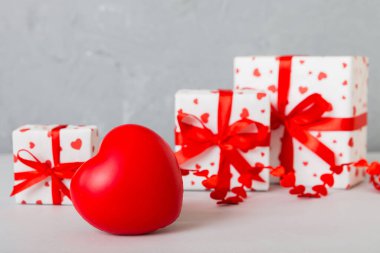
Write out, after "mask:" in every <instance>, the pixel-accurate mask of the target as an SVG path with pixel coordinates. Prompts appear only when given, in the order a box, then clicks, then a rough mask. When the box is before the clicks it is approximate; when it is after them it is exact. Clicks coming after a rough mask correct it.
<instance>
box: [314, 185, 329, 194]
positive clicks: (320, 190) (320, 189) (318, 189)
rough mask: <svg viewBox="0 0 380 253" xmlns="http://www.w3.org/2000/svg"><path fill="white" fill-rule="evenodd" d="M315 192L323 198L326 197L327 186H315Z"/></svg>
mask: <svg viewBox="0 0 380 253" xmlns="http://www.w3.org/2000/svg"><path fill="white" fill-rule="evenodd" d="M312 189H313V191H315V192H317V193H319V194H321V195H322V196H326V195H327V193H328V192H327V189H326V186H324V185H315V186H313V188H312Z"/></svg>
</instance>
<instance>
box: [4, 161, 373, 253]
mask: <svg viewBox="0 0 380 253" xmlns="http://www.w3.org/2000/svg"><path fill="white" fill-rule="evenodd" d="M370 158H372V159H373V158H380V154H379V155H375V154H373V155H372V156H371V157H370ZM12 173H13V172H12V157H11V156H10V155H0V252H1V253H8V252H12V253H13V252H38V253H42V252H50V253H53V252H54V253H58V252H91V253H96V252H176V253H185V252H228V253H233V252H257V253H265V252H281V253H286V252H291V253H297V252H302V253H307V252H344V253H349V252H380V192H377V191H375V190H374V189H373V188H372V186H371V185H369V184H368V183H362V184H361V185H359V186H357V187H355V188H353V189H351V190H349V191H344V190H341V191H333V192H331V194H330V196H329V197H327V198H323V199H298V198H296V197H293V196H290V195H288V194H287V192H286V190H285V189H281V188H279V187H278V186H274V187H272V189H271V191H269V192H257V193H250V194H249V198H248V199H247V200H246V201H245V202H244V203H243V204H240V205H238V206H227V207H226V206H224V207H221V206H217V205H216V204H215V203H214V201H212V200H210V199H209V197H208V193H206V192H185V195H184V205H183V211H182V214H181V216H180V218H179V219H178V220H177V222H175V223H174V224H173V225H171V226H169V227H167V228H165V229H163V230H160V231H158V232H156V233H153V234H150V235H144V236H114V235H109V234H106V233H104V232H101V231H98V230H96V229H95V228H93V227H91V226H90V225H88V224H87V223H86V222H85V221H84V220H82V218H81V217H80V216H79V215H78V214H77V213H76V211H75V210H74V208H73V207H72V206H35V205H26V206H24V205H16V204H15V203H14V200H13V199H12V198H10V197H8V195H9V193H10V191H11V188H12V184H13V183H12Z"/></svg>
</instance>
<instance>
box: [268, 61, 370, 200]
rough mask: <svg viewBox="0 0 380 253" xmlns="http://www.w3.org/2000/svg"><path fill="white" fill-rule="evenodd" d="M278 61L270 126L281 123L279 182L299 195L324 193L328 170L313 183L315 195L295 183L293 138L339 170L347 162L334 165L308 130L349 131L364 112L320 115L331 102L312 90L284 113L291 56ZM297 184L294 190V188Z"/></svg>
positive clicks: (362, 120) (331, 155) (329, 153)
mask: <svg viewBox="0 0 380 253" xmlns="http://www.w3.org/2000/svg"><path fill="white" fill-rule="evenodd" d="M279 61H280V68H279V80H278V103H277V104H278V106H277V109H276V108H274V107H273V106H272V115H271V126H272V128H273V129H276V128H278V127H279V126H280V125H283V126H284V127H285V129H284V135H283V138H282V146H281V152H280V156H279V159H280V162H281V165H282V166H284V167H285V171H286V172H287V173H288V175H287V176H285V180H284V181H283V182H282V185H283V186H285V187H293V189H292V190H291V191H292V192H293V194H297V195H299V196H306V197H318V196H319V194H321V195H326V194H327V191H326V189H325V185H326V184H327V185H329V186H332V185H333V179H331V178H332V176H327V175H330V174H324V175H322V176H321V180H322V181H323V182H324V184H323V185H319V186H314V187H313V190H314V191H315V192H316V195H315V194H306V193H304V191H305V187H304V186H296V185H295V174H294V168H293V159H294V156H293V138H294V139H296V140H298V141H299V142H300V143H302V144H303V145H304V146H305V147H307V148H308V149H310V150H311V151H312V152H313V153H314V154H316V155H317V156H318V157H320V158H321V159H322V160H324V161H325V162H326V163H327V164H328V165H329V166H330V168H331V171H332V172H333V173H335V174H340V173H341V168H340V167H342V166H346V165H349V164H341V165H337V164H336V163H335V154H334V152H333V151H332V150H331V149H330V148H328V147H327V146H326V145H325V144H323V143H322V142H321V141H320V140H319V139H318V138H316V137H314V136H313V135H311V134H310V133H309V131H353V130H356V129H360V128H362V127H364V126H366V125H367V114H366V113H363V114H361V115H358V116H354V117H351V118H328V117H323V114H325V113H326V112H328V111H331V110H332V106H331V104H330V103H329V102H327V101H326V100H325V99H324V98H323V97H322V96H321V95H320V94H316V93H315V94H312V95H310V96H308V97H306V98H305V99H304V100H303V101H301V102H300V103H299V104H298V105H297V106H296V107H295V108H294V109H293V110H292V111H291V112H290V113H288V114H286V113H285V111H286V110H285V109H286V106H287V104H288V95H289V89H290V76H291V64H292V56H282V57H279ZM293 178H294V179H293ZM297 187H298V190H295V188H297ZM292 192H291V193H292Z"/></svg>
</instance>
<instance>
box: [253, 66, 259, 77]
mask: <svg viewBox="0 0 380 253" xmlns="http://www.w3.org/2000/svg"><path fill="white" fill-rule="evenodd" d="M253 75H254V76H256V77H260V76H261V73H260V70H259V69H258V68H256V69H254V70H253Z"/></svg>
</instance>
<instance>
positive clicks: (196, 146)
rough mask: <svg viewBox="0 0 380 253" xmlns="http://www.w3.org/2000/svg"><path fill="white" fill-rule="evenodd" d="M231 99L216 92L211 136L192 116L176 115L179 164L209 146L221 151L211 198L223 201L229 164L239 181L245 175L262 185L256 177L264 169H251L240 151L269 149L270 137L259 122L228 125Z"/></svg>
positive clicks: (228, 187)
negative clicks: (215, 124)
mask: <svg viewBox="0 0 380 253" xmlns="http://www.w3.org/2000/svg"><path fill="white" fill-rule="evenodd" d="M232 97H233V92H232V91H226V90H220V91H219V103H218V132H217V133H213V132H212V131H211V130H210V129H209V128H207V127H206V126H205V125H204V124H203V122H202V120H200V119H199V118H198V117H196V116H194V115H191V114H187V113H183V112H179V113H178V116H177V120H178V124H179V128H180V132H176V138H175V143H176V145H181V146H182V148H181V150H180V151H178V152H176V157H177V159H178V163H179V164H183V163H184V162H186V161H188V160H189V159H191V158H193V157H196V156H197V155H199V154H201V153H203V152H204V151H206V150H207V149H209V148H211V147H214V146H218V147H219V148H220V160H219V168H218V174H217V183H216V186H215V189H214V191H213V192H211V197H212V198H213V199H216V200H221V201H222V202H223V200H225V197H226V195H227V192H228V191H229V190H230V179H231V176H232V175H231V172H230V166H231V165H232V166H234V168H235V169H236V170H237V171H238V172H239V174H240V180H239V181H243V177H244V178H247V176H248V178H249V179H250V180H257V181H261V182H264V180H263V179H262V178H261V177H260V176H259V173H260V172H261V170H262V169H263V168H264V167H261V168H256V167H252V166H251V165H250V164H249V163H248V162H247V161H246V160H245V159H244V157H243V156H242V154H241V153H240V152H239V150H241V151H243V152H247V151H249V150H251V149H254V148H255V147H257V146H268V145H269V137H270V135H269V129H268V127H267V126H264V125H263V124H261V123H259V122H256V121H253V120H250V119H247V118H243V119H240V120H238V121H236V122H234V123H232V124H230V123H229V122H230V116H231V107H232ZM248 185H249V183H248Z"/></svg>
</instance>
